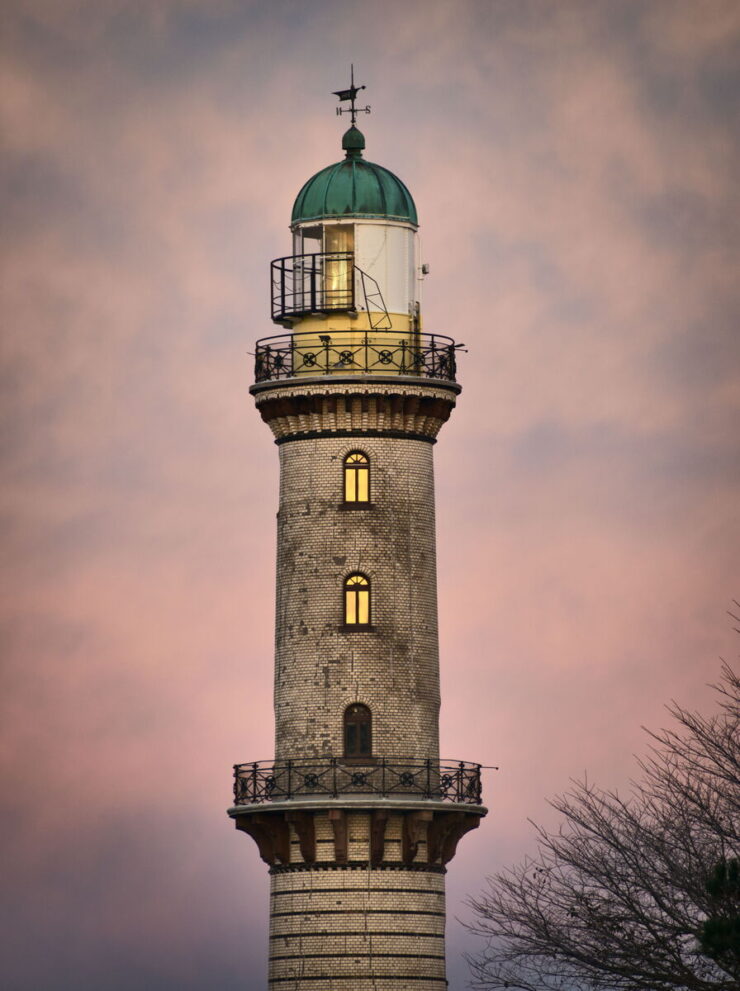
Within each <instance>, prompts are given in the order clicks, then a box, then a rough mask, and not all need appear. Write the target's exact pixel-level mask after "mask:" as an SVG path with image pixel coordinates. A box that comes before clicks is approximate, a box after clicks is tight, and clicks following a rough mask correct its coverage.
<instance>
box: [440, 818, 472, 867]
mask: <svg viewBox="0 0 740 991" xmlns="http://www.w3.org/2000/svg"><path fill="white" fill-rule="evenodd" d="M479 825H480V816H477V815H475V814H474V813H472V812H441V813H436V814H435V816H434V820H433V822H432V824H431V825H430V827H429V833H428V840H427V842H428V858H429V863H430V864H433V863H434V862H435V861H437V860H439V861H441V863H442V864H443V865H444V864H448V863H449V862H450V861H451V860H452V858H453V857H454V856H455V853H456V851H457V844H458V843H459V842H460V840H461V839H462V837H463V836H464V835H465V834H466V833H467V832H469V831H470V830H471V829H477V828H478V826H479Z"/></svg>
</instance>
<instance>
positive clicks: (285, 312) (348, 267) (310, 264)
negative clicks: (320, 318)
mask: <svg viewBox="0 0 740 991" xmlns="http://www.w3.org/2000/svg"><path fill="white" fill-rule="evenodd" d="M270 284H271V287H272V319H273V320H286V319H287V320H291V319H292V318H293V317H300V316H305V315H306V314H308V313H333V312H335V311H337V310H353V309H354V308H355V273H354V255H353V254H352V252H351V251H330V252H316V253H311V254H305V255H288V256H287V257H286V258H276V259H275V261H273V262H271V263H270Z"/></svg>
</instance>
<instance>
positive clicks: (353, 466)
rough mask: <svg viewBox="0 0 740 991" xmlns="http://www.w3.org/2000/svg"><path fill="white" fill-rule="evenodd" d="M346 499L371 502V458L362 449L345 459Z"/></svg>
mask: <svg viewBox="0 0 740 991" xmlns="http://www.w3.org/2000/svg"><path fill="white" fill-rule="evenodd" d="M344 501H345V502H370V459H369V458H368V456H367V455H366V454H363V453H362V451H350V453H349V454H348V455H347V457H346V458H345V459H344Z"/></svg>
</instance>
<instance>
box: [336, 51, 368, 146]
mask: <svg viewBox="0 0 740 991" xmlns="http://www.w3.org/2000/svg"><path fill="white" fill-rule="evenodd" d="M349 79H350V83H349V89H335V90H333V93H334V96H338V97H339V102H340V103H346V102H347V101H348V100H349V104H350V105H349V107H337V116H338V117H341V116H342V114H351V115H352V116H351V121H352V127H351V128H350V129H349V131H347V134H349V133H350V132H351V131H352V130H357V129H356V128H355V122H356V120H357V115H358V114H369V113H370V106H369V105H368V106H366V107H356V106H355V98H356V97H357V94H358V93H359V92H360V90H361V89H365V87H364V86H355V66H354V63H351V64H350V67H349ZM357 133H358V134H360V132H359V131H357ZM347 134H345V138H346V137H347ZM360 137H362V135H360ZM342 147H343V148H346V147H347V146H346V145H345V144H344V141H342ZM362 147H363V148H364V147H365V139H364V138H363V139H362Z"/></svg>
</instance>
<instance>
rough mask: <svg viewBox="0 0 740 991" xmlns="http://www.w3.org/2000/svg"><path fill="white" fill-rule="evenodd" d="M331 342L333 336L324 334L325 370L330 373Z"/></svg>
mask: <svg viewBox="0 0 740 991" xmlns="http://www.w3.org/2000/svg"><path fill="white" fill-rule="evenodd" d="M330 344H331V337H329V335H328V334H327V335H325V336H324V371H325V373H326V374H327V375H328V374H329V345H330Z"/></svg>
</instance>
